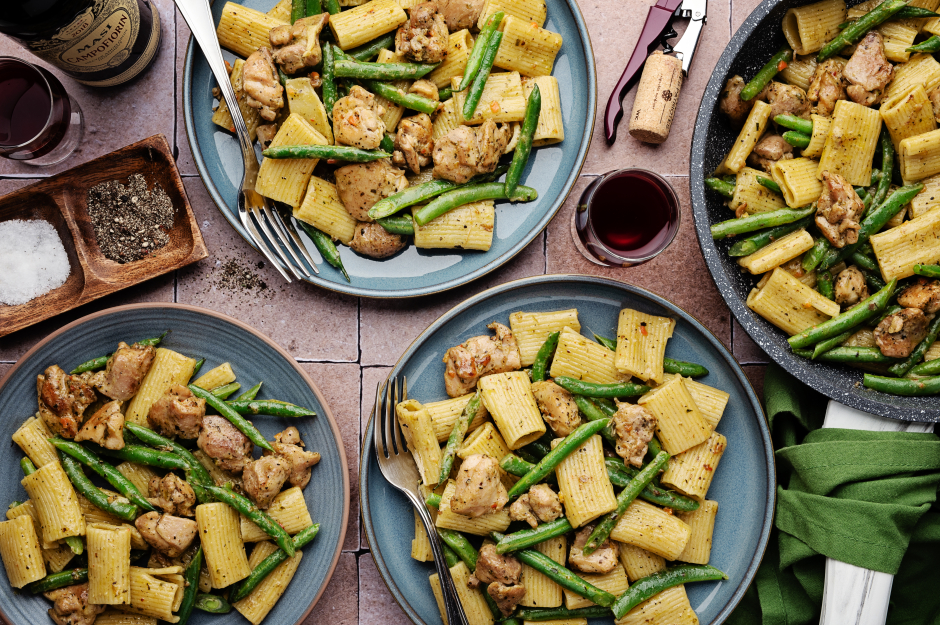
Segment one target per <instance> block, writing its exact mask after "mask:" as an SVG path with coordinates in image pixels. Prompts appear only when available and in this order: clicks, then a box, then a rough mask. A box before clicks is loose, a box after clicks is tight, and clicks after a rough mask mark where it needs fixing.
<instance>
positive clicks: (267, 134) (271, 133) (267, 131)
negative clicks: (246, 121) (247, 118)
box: [255, 124, 277, 150]
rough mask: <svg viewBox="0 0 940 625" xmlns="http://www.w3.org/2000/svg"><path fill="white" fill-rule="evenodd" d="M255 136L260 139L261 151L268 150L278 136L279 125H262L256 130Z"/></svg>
mask: <svg viewBox="0 0 940 625" xmlns="http://www.w3.org/2000/svg"><path fill="white" fill-rule="evenodd" d="M255 135H256V136H257V137H258V143H259V144H260V145H261V149H262V150H266V149H268V146H270V145H271V142H272V141H274V137H276V136H277V124H261V125H260V126H258V127H257V128H255Z"/></svg>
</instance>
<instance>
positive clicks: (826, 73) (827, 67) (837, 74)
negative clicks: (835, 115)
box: [806, 59, 845, 117]
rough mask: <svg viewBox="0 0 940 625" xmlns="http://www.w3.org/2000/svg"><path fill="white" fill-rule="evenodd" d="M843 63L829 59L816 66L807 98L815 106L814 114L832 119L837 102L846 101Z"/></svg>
mask: <svg viewBox="0 0 940 625" xmlns="http://www.w3.org/2000/svg"><path fill="white" fill-rule="evenodd" d="M842 68H843V64H842V61H837V60H836V59H828V60H826V61H823V62H822V63H820V64H819V65H817V66H816V72H815V73H814V74H813V80H812V81H811V82H810V83H809V90H808V91H807V92H806V97H807V98H808V99H809V101H810V102H811V103H813V104H814V106H813V109H812V112H813V113H816V114H817V115H822V116H823V117H831V116H832V111H833V110H835V108H836V102H838V101H839V100H844V99H845V78H843V77H842Z"/></svg>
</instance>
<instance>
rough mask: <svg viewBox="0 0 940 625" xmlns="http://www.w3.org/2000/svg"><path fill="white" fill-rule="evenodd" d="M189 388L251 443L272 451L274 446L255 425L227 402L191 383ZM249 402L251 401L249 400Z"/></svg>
mask: <svg viewBox="0 0 940 625" xmlns="http://www.w3.org/2000/svg"><path fill="white" fill-rule="evenodd" d="M189 390H190V391H192V393H193V395H195V396H196V397H201V398H203V399H205V400H206V403H207V404H208V405H209V406H211V407H212V408H214V409H215V410H216V411H217V412H218V413H219V414H220V415H222V416H223V417H225V418H226V419H227V420H228V421H229V423H231V424H232V425H234V426H235V427H236V428H238V431H239V432H241V433H242V434H244V435H245V436H247V437H248V440H250V441H251V442H252V443H254V444H255V445H257V446H258V447H261V448H262V449H267V450H268V451H274V448H273V447H271V443H269V442H268V441H267V440H266V439H265V438H264V435H263V434H261V432H259V431H258V430H257V429H256V428H255V426H253V425H252V424H251V422H249V421H248V420H247V419H245V418H244V417H243V416H241V414H239V413H238V412H237V411H235V410H234V409H233V408H232V407H231V406H230V405H229V404H227V403H225V402H224V401H221V400H219V399H218V398H217V397H215V396H214V395H213V394H212V393H210V392H208V391H204V390H203V389H201V388H199V387H198V386H194V385H192V384H190V385H189ZM250 403H251V402H250Z"/></svg>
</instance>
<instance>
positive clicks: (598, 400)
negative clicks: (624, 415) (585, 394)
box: [576, 395, 617, 417]
mask: <svg viewBox="0 0 940 625" xmlns="http://www.w3.org/2000/svg"><path fill="white" fill-rule="evenodd" d="M576 397H580V395H576ZM591 403H592V404H594V405H595V406H597V407H598V408H599V409H600V410H601V412H603V413H604V414H605V415H607V416H608V417H612V416H614V415H615V414H617V404H615V403H614V400H612V399H610V398H609V397H592V398H591Z"/></svg>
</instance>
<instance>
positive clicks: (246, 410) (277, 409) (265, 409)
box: [225, 399, 317, 418]
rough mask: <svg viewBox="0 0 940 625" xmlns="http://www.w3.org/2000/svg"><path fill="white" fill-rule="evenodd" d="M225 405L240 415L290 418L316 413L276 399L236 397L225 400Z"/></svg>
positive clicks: (314, 414)
mask: <svg viewBox="0 0 940 625" xmlns="http://www.w3.org/2000/svg"><path fill="white" fill-rule="evenodd" d="M225 405H226V406H228V407H229V408H231V409H232V410H234V411H235V412H237V413H238V414H242V415H246V414H250V415H259V414H266V415H271V416H272V417H288V418H291V417H313V416H316V414H317V413H316V412H314V411H313V410H311V409H309V408H304V407H303V406H297V405H294V404H289V403H287V402H286V401H278V400H276V399H253V400H249V401H246V400H240V399H236V400H235V401H227V402H225Z"/></svg>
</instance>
